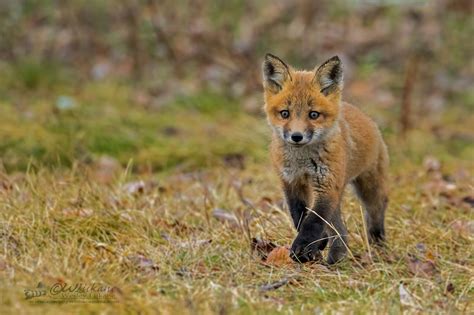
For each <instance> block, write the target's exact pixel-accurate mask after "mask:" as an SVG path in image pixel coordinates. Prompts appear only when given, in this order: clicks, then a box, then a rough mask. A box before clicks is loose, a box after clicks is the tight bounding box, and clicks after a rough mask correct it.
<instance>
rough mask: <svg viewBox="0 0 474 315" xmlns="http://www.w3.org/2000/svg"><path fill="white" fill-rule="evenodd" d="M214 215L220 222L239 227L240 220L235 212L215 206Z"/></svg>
mask: <svg viewBox="0 0 474 315" xmlns="http://www.w3.org/2000/svg"><path fill="white" fill-rule="evenodd" d="M212 215H213V216H214V218H216V219H217V220H219V221H220V222H223V223H228V224H229V225H230V226H231V227H239V220H238V219H237V217H236V216H235V214H233V213H230V212H228V211H226V210H224V209H221V208H215V209H214V210H213V211H212Z"/></svg>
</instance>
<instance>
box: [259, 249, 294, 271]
mask: <svg viewBox="0 0 474 315" xmlns="http://www.w3.org/2000/svg"><path fill="white" fill-rule="evenodd" d="M265 263H266V264H267V265H271V266H275V267H282V266H288V265H291V264H293V260H292V259H291V258H290V249H289V248H287V247H284V246H279V247H276V248H274V249H273V250H272V251H271V252H270V254H268V257H267V259H266V260H265Z"/></svg>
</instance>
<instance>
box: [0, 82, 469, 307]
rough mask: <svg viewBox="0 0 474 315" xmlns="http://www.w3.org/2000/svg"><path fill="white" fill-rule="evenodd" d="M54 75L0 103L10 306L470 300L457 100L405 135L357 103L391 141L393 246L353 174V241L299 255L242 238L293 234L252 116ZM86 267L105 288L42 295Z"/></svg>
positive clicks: (260, 126)
mask: <svg viewBox="0 0 474 315" xmlns="http://www.w3.org/2000/svg"><path fill="white" fill-rule="evenodd" d="M58 89H60V91H61V93H62V94H61V95H62V96H61V95H60V96H58V97H56V96H55V97H52V96H50V95H57V94H54V93H48V95H42V94H41V92H37V94H35V95H34V97H32V96H31V95H27V96H24V97H22V96H21V95H17V96H16V97H15V102H13V101H11V100H10V99H8V98H6V99H5V100H4V101H2V102H3V103H2V104H0V136H1V138H2V139H3V140H2V143H1V149H2V164H3V168H0V208H1V212H0V228H1V230H0V236H1V247H0V275H1V278H2V281H1V282H0V291H1V294H0V296H1V304H2V305H1V308H2V310H1V312H2V313H3V314H7V313H39V312H41V313H51V314H53V313H54V314H56V313H57V312H61V313H76V312H77V313H90V312H92V313H104V312H105V313H113V314H115V313H129V312H141V313H156V312H158V313H163V314H174V313H177V312H178V313H189V314H195V313H222V314H225V313H241V314H246V313H255V312H256V313H279V312H283V313H300V312H301V313H315V312H316V313H318V312H322V313H331V312H334V311H338V312H344V313H346V312H348V313H360V314H365V313H399V312H401V311H406V312H408V313H419V312H432V313H471V312H473V308H472V300H473V279H474V278H473V277H474V260H473V253H474V251H473V246H472V244H473V243H472V241H473V233H474V231H473V229H474V223H473V216H472V209H473V208H472V207H473V198H474V194H473V180H472V174H473V171H474V165H473V163H472V156H473V153H474V148H473V146H472V142H470V139H472V138H469V137H467V140H466V136H465V135H466V134H468V135H469V134H470V133H469V132H470V131H469V130H470V129H469V128H470V126H472V122H473V121H472V117H471V116H469V115H465V114H463V113H465V112H463V111H462V108H461V109H460V108H456V107H453V108H451V110H450V114H449V115H447V114H446V115H444V116H442V117H440V118H439V120H438V122H437V128H432V125H430V126H423V125H419V126H417V128H415V130H413V131H411V132H409V133H408V134H407V135H404V136H402V135H400V134H399V133H398V132H397V130H396V122H395V121H393V119H394V117H395V116H394V115H393V113H384V109H383V108H375V107H374V108H371V107H370V104H369V105H361V107H362V109H363V110H365V111H366V112H368V113H369V114H371V115H372V116H373V117H374V119H375V120H376V121H378V122H379V123H380V124H381V126H382V131H383V134H384V137H385V139H386V141H387V144H388V146H389V150H390V157H391V170H390V183H391V189H390V204H389V207H388V211H387V219H386V228H387V238H388V243H387V246H386V248H385V249H375V248H371V247H369V246H368V245H367V241H366V237H365V231H364V225H363V221H362V211H361V208H360V205H359V203H358V201H357V200H356V198H355V197H354V196H353V194H352V192H351V191H350V190H348V191H347V193H346V195H345V200H344V206H343V214H344V220H345V221H346V223H347V226H348V229H349V232H350V237H349V244H348V245H349V247H350V254H349V256H348V257H347V259H345V260H344V261H343V262H341V263H339V264H336V265H334V266H326V265H324V264H305V265H300V264H293V263H291V264H285V263H281V264H280V263H278V261H277V262H274V263H271V262H270V263H269V262H268V261H267V262H265V261H264V260H263V259H262V255H264V254H267V253H268V252H264V253H261V252H259V251H258V250H255V249H252V239H253V238H258V240H259V242H260V243H259V244H260V245H262V244H263V245H268V243H267V242H273V243H274V244H276V245H278V246H289V245H290V244H291V242H292V239H293V238H294V236H295V230H294V229H293V227H292V224H291V220H290V217H289V215H288V213H287V208H286V205H285V204H284V200H283V195H282V191H281V189H280V187H279V184H278V181H277V177H276V174H274V173H273V171H272V168H271V166H270V165H269V157H268V153H267V146H268V141H269V135H270V134H269V128H268V127H267V125H266V121H265V118H264V117H263V116H261V115H258V114H257V115H255V114H247V113H245V112H243V111H242V110H240V109H239V104H238V102H236V101H235V100H234V101H232V100H227V99H225V98H221V97H218V96H215V95H213V94H212V93H209V94H207V93H204V94H202V95H199V96H197V97H190V98H183V99H181V100H179V101H177V102H175V103H172V104H171V105H168V106H167V107H165V108H160V109H159V110H157V109H148V108H142V107H140V106H130V103H132V102H133V98H134V96H133V93H132V92H131V89H129V88H128V86H127V85H125V86H124V85H120V84H118V85H117V84H115V83H94V84H90V85H85V86H83V87H82V88H81V89H76V90H75V89H73V88H70V89H69V90H68V88H64V87H61V88H58ZM260 247H261V246H260ZM79 283H82V284H83V285H84V286H91V285H92V284H94V283H96V284H97V285H100V286H102V287H103V288H105V290H107V291H106V292H107V293H108V295H106V299H105V300H104V299H102V300H98V301H95V302H94V301H93V302H91V301H88V302H87V303H77V302H78V301H77V300H74V298H77V296H78V295H77V291H75V292H73V293H71V294H70V295H69V297H68V298H64V295H61V294H59V296H61V297H62V299H60V300H59V301H62V302H63V303H62V304H60V303H54V304H53V303H52V302H54V301H55V300H54V298H57V297H58V295H56V296H53V295H52V293H51V292H53V291H51V288H52V287H53V286H54V285H55V284H56V285H57V286H58V285H59V286H64V285H65V284H67V285H72V286H74V285H77V284H79ZM279 284H280V285H281V286H280V287H279ZM42 290H47V294H46V296H41V297H31V294H33V293H32V292H42ZM28 294H30V295H28ZM74 294H76V295H74ZM28 297H29V298H28ZM48 301H49V303H47V302H48ZM56 301H57V300H56ZM73 301H75V302H76V303H64V302H73ZM41 302H43V303H41ZM99 302H107V303H99Z"/></svg>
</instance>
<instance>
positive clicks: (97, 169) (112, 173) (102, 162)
mask: <svg viewBox="0 0 474 315" xmlns="http://www.w3.org/2000/svg"><path fill="white" fill-rule="evenodd" d="M120 169H121V166H120V163H119V162H118V161H117V160H116V159H114V158H112V157H110V156H102V157H100V158H99V159H98V160H97V161H95V162H94V165H93V169H92V174H91V176H92V177H93V178H94V179H95V180H96V181H98V182H100V183H103V184H109V183H111V182H112V181H113V180H114V179H115V178H116V176H117V175H118V172H119V171H120Z"/></svg>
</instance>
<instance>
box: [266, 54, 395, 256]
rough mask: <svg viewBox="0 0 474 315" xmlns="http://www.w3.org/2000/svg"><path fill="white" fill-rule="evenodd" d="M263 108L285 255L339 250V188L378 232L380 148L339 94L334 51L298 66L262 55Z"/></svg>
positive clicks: (376, 238) (373, 130)
mask: <svg viewBox="0 0 474 315" xmlns="http://www.w3.org/2000/svg"><path fill="white" fill-rule="evenodd" d="M263 86H264V98H265V112H266V115H267V119H268V122H269V124H270V126H271V128H272V131H273V135H272V143H271V149H270V150H271V158H272V162H273V164H274V166H275V168H276V170H277V172H278V174H279V176H280V179H281V182H282V186H283V191H284V193H285V197H286V201H287V204H288V207H289V210H290V214H291V217H292V219H293V222H294V225H295V228H296V230H297V232H298V234H297V236H296V238H295V240H294V241H293V244H292V246H291V252H290V256H291V258H292V259H293V260H295V261H298V262H302V263H303V262H307V261H311V260H318V259H321V257H322V256H321V250H323V249H324V248H325V247H326V245H327V244H328V243H329V244H330V249H329V254H328V257H327V262H328V263H329V264H333V263H336V262H338V261H339V260H341V259H342V258H343V257H344V256H345V255H346V252H347V245H346V244H347V230H346V227H345V226H344V222H343V220H342V217H341V209H340V207H341V199H342V195H343V192H344V188H345V187H346V185H347V184H352V186H353V187H354V188H355V191H356V193H357V195H358V197H359V198H360V200H361V201H362V204H363V205H364V210H365V221H366V226H367V232H368V237H369V239H370V241H371V242H372V243H375V244H382V243H383V241H384V239H385V229H384V218H385V209H386V208H387V203H388V198H387V171H388V163H389V159H388V153H387V147H386V145H385V143H384V141H383V139H382V136H381V134H380V131H379V129H378V128H377V126H376V124H375V123H374V122H373V121H372V120H371V119H370V118H369V117H368V116H366V115H365V114H364V113H362V111H360V110H359V109H357V108H356V107H354V106H353V105H351V104H349V103H346V102H343V101H342V100H341V94H342V87H343V71H342V63H341V60H340V59H339V57H337V56H334V57H332V58H331V59H329V60H327V61H326V62H324V63H323V64H322V65H321V66H319V67H318V68H317V69H315V70H314V71H299V70H295V69H294V68H292V67H291V66H288V65H287V64H286V63H285V62H283V61H282V60H281V59H280V58H278V57H276V56H274V55H271V54H267V55H266V56H265V61H264V63H263Z"/></svg>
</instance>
